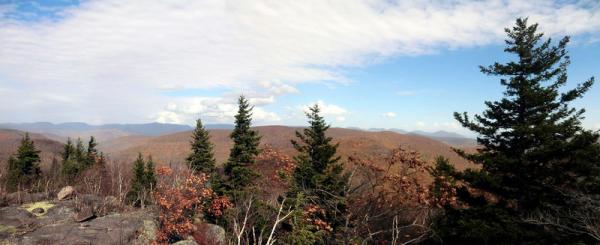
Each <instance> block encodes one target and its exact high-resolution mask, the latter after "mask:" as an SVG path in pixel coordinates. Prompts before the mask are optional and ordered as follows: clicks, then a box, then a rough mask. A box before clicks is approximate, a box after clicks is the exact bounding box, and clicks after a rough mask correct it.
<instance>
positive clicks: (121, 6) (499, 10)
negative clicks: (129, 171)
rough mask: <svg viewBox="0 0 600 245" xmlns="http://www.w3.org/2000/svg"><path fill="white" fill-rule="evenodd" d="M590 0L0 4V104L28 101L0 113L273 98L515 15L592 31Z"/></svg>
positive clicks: (88, 115)
mask: <svg viewBox="0 0 600 245" xmlns="http://www.w3.org/2000/svg"><path fill="white" fill-rule="evenodd" d="M599 6H600V4H599V3H597V2H593V1H582V2H581V3H566V4H556V3H552V2H551V1H542V0H540V1H516V0H515V1H511V0H506V1H500V0H490V1H472V2H471V1H453V2H446V1H435V0H434V1H423V2H421V1H415V2H411V1H387V0H364V1H360V0H358V1H344V0H338V1H335V0H334V1H321V0H308V1H292V0H279V1H255V0H241V1H228V0H221V1H220V0H208V1H191V0H184V1H162V0H148V1H135V0H98V1H83V2H82V3H81V6H79V7H75V8H69V9H67V10H65V11H64V12H63V13H60V14H59V16H62V17H61V19H58V20H49V19H41V20H40V21H26V22H20V21H16V20H12V19H9V18H8V17H7V16H8V15H6V13H7V12H10V11H13V9H14V8H13V6H8V5H0V78H1V79H2V80H0V82H2V83H4V82H5V81H12V82H15V83H17V84H16V85H13V86H11V87H8V88H5V89H13V90H16V92H11V93H8V94H9V96H2V97H1V98H0V104H4V105H6V104H10V103H11V102H12V101H16V100H20V101H23V100H29V101H28V102H26V103H24V104H25V105H24V106H20V107H18V109H19V110H17V107H2V108H0V114H2V115H11V117H14V118H15V120H24V119H26V118H27V117H29V116H32V115H39V116H40V117H41V118H37V119H34V120H40V119H48V120H73V118H76V120H87V119H90V120H91V119H94V120H104V121H135V120H139V118H140V116H142V118H143V117H144V116H145V117H148V116H150V115H156V114H157V113H158V114H160V113H159V112H160V111H161V110H162V108H164V107H165V106H166V104H167V103H168V102H169V101H171V98H168V97H165V96H161V95H158V91H161V90H165V89H167V90H174V89H188V88H200V89H203V88H225V89H229V90H232V91H234V92H240V91H246V90H249V89H250V90H252V89H255V88H256V87H258V86H261V87H263V88H265V89H266V90H267V91H268V94H267V95H264V96H263V97H264V98H263V99H265V100H266V101H262V102H259V101H257V103H273V102H274V101H275V97H270V96H281V95H282V94H286V93H297V92H298V90H297V89H296V85H297V84H299V83H304V82H315V81H317V82H318V81H326V82H344V81H346V80H347V79H346V78H345V77H344V76H343V75H342V74H340V73H339V72H338V71H339V70H340V69H338V68H344V67H348V66H362V65H367V64H369V63H371V62H374V61H375V60H381V59H385V58H388V57H393V56H399V55H419V54H425V53H432V52H435V51H437V50H439V49H445V48H459V47H471V46H478V45H486V44H489V43H500V42H501V40H502V39H503V38H504V33H503V28H504V27H506V26H509V25H511V24H512V23H513V21H514V19H515V17H518V16H530V17H531V20H532V21H539V22H541V23H542V25H541V28H542V30H543V31H545V32H547V33H548V34H561V35H563V34H570V35H577V34H590V36H592V37H591V38H597V36H598V35H597V34H598V31H599V30H600V11H599V9H600V7H599ZM3 87H4V86H3ZM36 94H52V95H53V96H49V97H42V96H40V97H34V96H33V95H36ZM65 98H68V99H65ZM90 98H102V99H96V100H94V99H90ZM106 100H110V101H109V102H106ZM34 102H35V103H34ZM38 102H39V103H38ZM26 105H28V106H26ZM50 105H51V106H50ZM178 106H180V107H183V108H184V110H185V108H187V107H191V106H193V104H186V103H184V104H183V105H179V104H178ZM196 106H200V105H196ZM205 106H206V105H205ZM90 108H94V109H93V110H90ZM221 109H223V108H221ZM134 110H135V111H134ZM23 111H27V112H30V113H28V114H27V115H25V113H22V112H23ZM38 111H54V112H55V111H68V112H69V114H71V116H69V115H67V114H63V113H50V112H46V113H42V114H36V112H38ZM132 111H134V112H132ZM221 111H223V110H221ZM100 113H101V114H100ZM267 114H268V113H267ZM97 115H102V117H104V118H97ZM44 117H45V118H44ZM265 117H267V116H266V115H265ZM268 117H274V115H270V116H268ZM163 119H165V120H166V119H169V120H184V119H176V118H174V117H170V116H167V115H164V118H163ZM161 120H162V119H161Z"/></svg>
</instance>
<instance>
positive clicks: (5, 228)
mask: <svg viewBox="0 0 600 245" xmlns="http://www.w3.org/2000/svg"><path fill="white" fill-rule="evenodd" d="M15 232H17V228H16V227H14V226H12V225H3V224H0V233H9V234H13V233H15Z"/></svg>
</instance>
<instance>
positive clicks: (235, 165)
mask: <svg viewBox="0 0 600 245" xmlns="http://www.w3.org/2000/svg"><path fill="white" fill-rule="evenodd" d="M238 107H239V108H238V113H237V115H235V128H234V129H233V132H231V136H230V137H231V139H232V140H233V147H232V148H231V151H230V153H229V160H228V161H227V163H226V164H225V174H226V175H227V176H228V177H229V179H228V180H227V182H228V183H227V188H228V189H229V190H239V189H240V188H244V187H246V186H248V185H249V184H250V183H251V181H252V178H255V177H257V176H258V173H256V172H255V171H254V170H252V169H251V168H250V166H252V165H254V163H255V161H256V156H257V155H258V153H259V149H258V146H259V144H260V136H259V135H258V132H257V131H254V130H252V129H251V128H250V127H251V123H252V109H253V108H254V107H252V106H250V103H249V102H248V100H247V99H246V98H245V97H244V96H240V98H239V99H238Z"/></svg>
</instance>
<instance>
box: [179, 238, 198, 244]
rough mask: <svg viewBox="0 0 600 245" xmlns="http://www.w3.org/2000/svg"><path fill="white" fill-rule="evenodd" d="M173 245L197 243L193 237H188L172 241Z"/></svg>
mask: <svg viewBox="0 0 600 245" xmlns="http://www.w3.org/2000/svg"><path fill="white" fill-rule="evenodd" d="M173 245H198V243H196V241H194V238H192V237H188V239H185V240H181V241H178V242H176V243H173Z"/></svg>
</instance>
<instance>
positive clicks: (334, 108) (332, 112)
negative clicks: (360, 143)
mask: <svg viewBox="0 0 600 245" xmlns="http://www.w3.org/2000/svg"><path fill="white" fill-rule="evenodd" d="M315 104H317V105H318V106H319V109H320V110H321V112H320V114H321V116H323V117H326V118H327V117H332V118H335V120H336V121H337V122H344V121H346V116H348V115H349V114H350V113H349V112H348V110H346V109H345V108H343V107H341V106H338V105H334V104H327V103H325V102H323V101H322V100H317V101H316V102H313V103H310V104H308V105H303V106H299V107H298V108H299V109H300V111H302V112H303V113H307V112H309V111H310V110H309V108H310V107H312V106H314V105H315Z"/></svg>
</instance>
